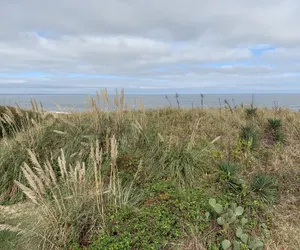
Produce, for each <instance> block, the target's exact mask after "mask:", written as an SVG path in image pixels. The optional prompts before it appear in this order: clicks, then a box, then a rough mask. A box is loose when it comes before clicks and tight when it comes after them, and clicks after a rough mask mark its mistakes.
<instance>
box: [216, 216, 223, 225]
mask: <svg viewBox="0 0 300 250" xmlns="http://www.w3.org/2000/svg"><path fill="white" fill-rule="evenodd" d="M217 222H218V224H219V225H220V226H222V225H224V224H225V219H224V218H223V217H219V218H218V219H217Z"/></svg>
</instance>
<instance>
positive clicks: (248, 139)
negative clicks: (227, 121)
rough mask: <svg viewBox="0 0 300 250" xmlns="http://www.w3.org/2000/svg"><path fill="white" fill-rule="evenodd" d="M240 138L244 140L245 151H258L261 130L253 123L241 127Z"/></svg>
mask: <svg viewBox="0 0 300 250" xmlns="http://www.w3.org/2000/svg"><path fill="white" fill-rule="evenodd" d="M240 138H241V139H242V142H243V144H244V147H245V149H247V148H249V149H256V148H258V147H259V140H260V134H259V130H258V129H257V127H256V126H255V125H254V124H252V123H250V124H247V125H245V126H242V127H241V132H240Z"/></svg>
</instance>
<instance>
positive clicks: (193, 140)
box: [188, 117, 201, 147]
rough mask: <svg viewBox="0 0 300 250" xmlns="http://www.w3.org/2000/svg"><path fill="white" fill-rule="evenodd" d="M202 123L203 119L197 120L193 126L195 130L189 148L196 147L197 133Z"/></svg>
mask: <svg viewBox="0 0 300 250" xmlns="http://www.w3.org/2000/svg"><path fill="white" fill-rule="evenodd" d="M200 121H201V117H199V118H197V120H196V122H195V124H194V126H193V130H192V133H191V137H190V138H191V139H190V142H189V145H188V147H193V146H194V145H195V137H196V133H197V130H198V127H199V124H200Z"/></svg>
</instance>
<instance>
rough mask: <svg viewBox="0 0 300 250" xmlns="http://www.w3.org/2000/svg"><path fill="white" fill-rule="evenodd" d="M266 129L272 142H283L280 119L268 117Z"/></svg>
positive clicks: (283, 136)
mask: <svg viewBox="0 0 300 250" xmlns="http://www.w3.org/2000/svg"><path fill="white" fill-rule="evenodd" d="M267 129H268V131H269V134H270V136H271V138H272V140H273V141H274V142H280V143H282V142H284V138H285V135H284V133H283V129H282V120H281V119H268V127H267Z"/></svg>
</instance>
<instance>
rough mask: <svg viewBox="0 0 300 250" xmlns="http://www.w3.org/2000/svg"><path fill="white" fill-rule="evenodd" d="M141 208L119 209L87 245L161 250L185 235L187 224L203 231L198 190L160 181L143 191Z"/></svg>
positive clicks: (94, 249)
mask: <svg viewBox="0 0 300 250" xmlns="http://www.w3.org/2000/svg"><path fill="white" fill-rule="evenodd" d="M146 190H147V192H146V193H147V197H145V201H144V205H143V206H140V207H139V208H133V207H131V206H122V207H121V208H120V209H119V210H118V211H117V212H116V213H115V212H114V213H112V214H111V215H110V216H109V217H108V220H107V227H106V228H107V230H102V231H100V232H99V234H98V236H96V240H95V241H94V243H93V244H92V245H91V246H90V248H89V249H91V250H98V249H99V250H100V249H120V250H121V249H162V248H164V247H167V246H168V245H169V244H170V242H172V241H176V240H178V239H179V238H180V237H183V235H184V234H185V233H186V232H188V230H189V227H191V225H193V226H195V227H197V228H198V230H199V231H203V230H204V228H205V227H206V223H205V220H204V215H203V214H202V211H203V210H204V209H206V208H207V205H206V204H207V203H206V201H207V198H206V196H205V195H203V192H202V191H201V190H193V189H190V190H180V189H178V188H177V187H176V186H174V185H173V184H172V183H170V182H165V181H160V182H156V183H154V184H153V185H150V186H149V187H148V188H147V189H146Z"/></svg>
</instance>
